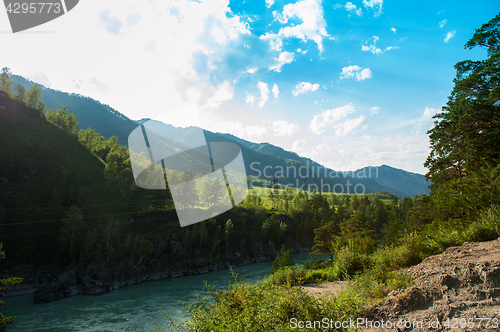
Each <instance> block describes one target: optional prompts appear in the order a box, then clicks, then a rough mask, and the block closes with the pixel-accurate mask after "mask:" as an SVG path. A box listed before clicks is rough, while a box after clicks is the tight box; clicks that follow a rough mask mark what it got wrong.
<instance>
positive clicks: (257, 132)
mask: <svg viewBox="0 0 500 332" xmlns="http://www.w3.org/2000/svg"><path fill="white" fill-rule="evenodd" d="M265 133H267V128H266V127H264V126H259V125H257V126H246V127H245V134H246V135H247V136H257V137H258V136H262V135H264V134H265Z"/></svg>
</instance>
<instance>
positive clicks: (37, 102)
mask: <svg viewBox="0 0 500 332" xmlns="http://www.w3.org/2000/svg"><path fill="white" fill-rule="evenodd" d="M42 99H43V93H42V87H41V86H40V85H38V84H34V85H33V86H32V87H31V89H29V90H28V91H26V105H27V106H28V107H31V108H34V109H37V110H39V111H40V112H42V113H44V112H45V106H46V104H45V103H44V102H43V101H42Z"/></svg>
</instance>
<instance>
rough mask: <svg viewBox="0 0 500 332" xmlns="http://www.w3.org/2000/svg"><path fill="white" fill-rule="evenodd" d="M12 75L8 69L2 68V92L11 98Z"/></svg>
mask: <svg viewBox="0 0 500 332" xmlns="http://www.w3.org/2000/svg"><path fill="white" fill-rule="evenodd" d="M11 76H12V73H11V72H10V69H9V68H7V67H3V68H2V73H1V74H0V90H2V91H4V92H5V93H7V95H8V96H9V97H11V96H12V84H13V82H12V77H11Z"/></svg>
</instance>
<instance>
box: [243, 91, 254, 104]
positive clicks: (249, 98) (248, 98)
mask: <svg viewBox="0 0 500 332" xmlns="http://www.w3.org/2000/svg"><path fill="white" fill-rule="evenodd" d="M254 102H255V97H254V96H252V95H251V94H247V95H246V97H245V103H247V104H250V105H253V103H254Z"/></svg>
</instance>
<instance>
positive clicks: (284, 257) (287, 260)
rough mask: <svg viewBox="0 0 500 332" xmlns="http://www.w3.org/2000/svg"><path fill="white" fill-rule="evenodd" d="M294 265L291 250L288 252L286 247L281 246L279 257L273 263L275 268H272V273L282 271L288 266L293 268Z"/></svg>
mask: <svg viewBox="0 0 500 332" xmlns="http://www.w3.org/2000/svg"><path fill="white" fill-rule="evenodd" d="M293 264H294V262H293V259H292V254H291V253H290V250H288V249H287V248H286V247H285V245H282V246H281V249H280V250H279V251H278V256H277V257H276V259H275V260H274V261H273V266H272V267H271V270H270V271H271V273H274V272H276V271H278V270H281V269H283V268H285V267H287V266H292V265H293Z"/></svg>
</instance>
